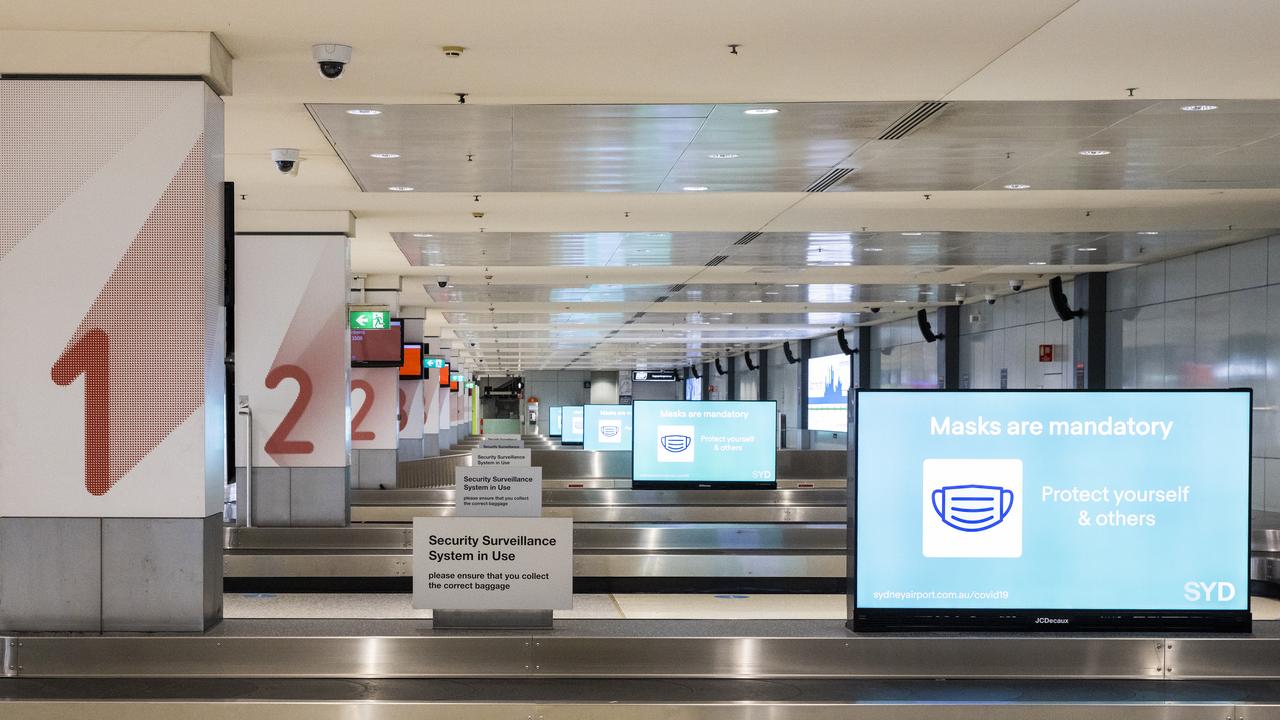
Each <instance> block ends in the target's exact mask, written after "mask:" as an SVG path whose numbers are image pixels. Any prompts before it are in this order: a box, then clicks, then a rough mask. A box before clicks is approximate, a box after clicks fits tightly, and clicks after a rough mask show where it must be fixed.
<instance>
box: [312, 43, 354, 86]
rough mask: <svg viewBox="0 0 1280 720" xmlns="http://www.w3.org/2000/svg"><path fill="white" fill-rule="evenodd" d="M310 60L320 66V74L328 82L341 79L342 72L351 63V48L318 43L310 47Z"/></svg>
mask: <svg viewBox="0 0 1280 720" xmlns="http://www.w3.org/2000/svg"><path fill="white" fill-rule="evenodd" d="M311 59H312V60H314V61H315V63H316V64H317V65H319V66H320V74H321V75H323V76H325V77H326V78H328V79H330V80H337V79H338V78H340V77H342V71H343V70H345V69H346V68H347V63H349V62H351V46H350V45H338V44H336V43H320V44H319V45H312V46H311Z"/></svg>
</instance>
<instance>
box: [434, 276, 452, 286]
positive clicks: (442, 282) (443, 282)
mask: <svg viewBox="0 0 1280 720" xmlns="http://www.w3.org/2000/svg"><path fill="white" fill-rule="evenodd" d="M436 285H438V286H439V287H442V288H445V287H449V276H448V275H439V276H437V277H436Z"/></svg>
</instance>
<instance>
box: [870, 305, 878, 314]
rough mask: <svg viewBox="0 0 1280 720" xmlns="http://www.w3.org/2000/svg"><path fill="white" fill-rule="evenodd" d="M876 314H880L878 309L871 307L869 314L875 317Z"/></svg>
mask: <svg viewBox="0 0 1280 720" xmlns="http://www.w3.org/2000/svg"><path fill="white" fill-rule="evenodd" d="M878 312H880V308H878V307H873V308H871V314H872V315H875V314H876V313H878Z"/></svg>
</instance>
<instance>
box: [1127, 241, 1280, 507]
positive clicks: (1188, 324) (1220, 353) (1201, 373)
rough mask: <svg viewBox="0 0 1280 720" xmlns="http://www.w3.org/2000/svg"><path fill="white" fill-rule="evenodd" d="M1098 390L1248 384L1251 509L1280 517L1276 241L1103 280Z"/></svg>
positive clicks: (1279, 249) (1279, 256)
mask: <svg viewBox="0 0 1280 720" xmlns="http://www.w3.org/2000/svg"><path fill="white" fill-rule="evenodd" d="M1107 305H1108V309H1109V311H1110V312H1109V315H1108V324H1107V332H1108V337H1107V386H1108V387H1113V388H1184V387H1187V388H1197V387H1251V388H1253V390H1254V396H1253V405H1254V412H1253V455H1254V467H1253V506H1254V507H1255V508H1265V509H1267V510H1278V511H1280V438H1278V437H1277V431H1278V430H1280V422H1277V418H1276V410H1275V408H1276V405H1277V402H1280V236H1276V237H1271V238H1262V239H1259V240H1253V241H1250V242H1246V243H1241V244H1239V245H1232V246H1229V247H1225V248H1218V249H1215V250H1209V251H1206V252H1202V253H1197V254H1195V255H1188V256H1185V257H1181V258H1175V259H1173V260H1168V261H1165V262H1158V263H1152V264H1150V265H1143V266H1140V267H1137V268H1132V269H1129V270H1121V271H1118V272H1114V273H1111V275H1110V276H1109V277H1108V278H1107Z"/></svg>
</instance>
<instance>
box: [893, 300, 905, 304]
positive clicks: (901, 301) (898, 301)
mask: <svg viewBox="0 0 1280 720" xmlns="http://www.w3.org/2000/svg"><path fill="white" fill-rule="evenodd" d="M894 302H896V303H904V302H906V300H894Z"/></svg>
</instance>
